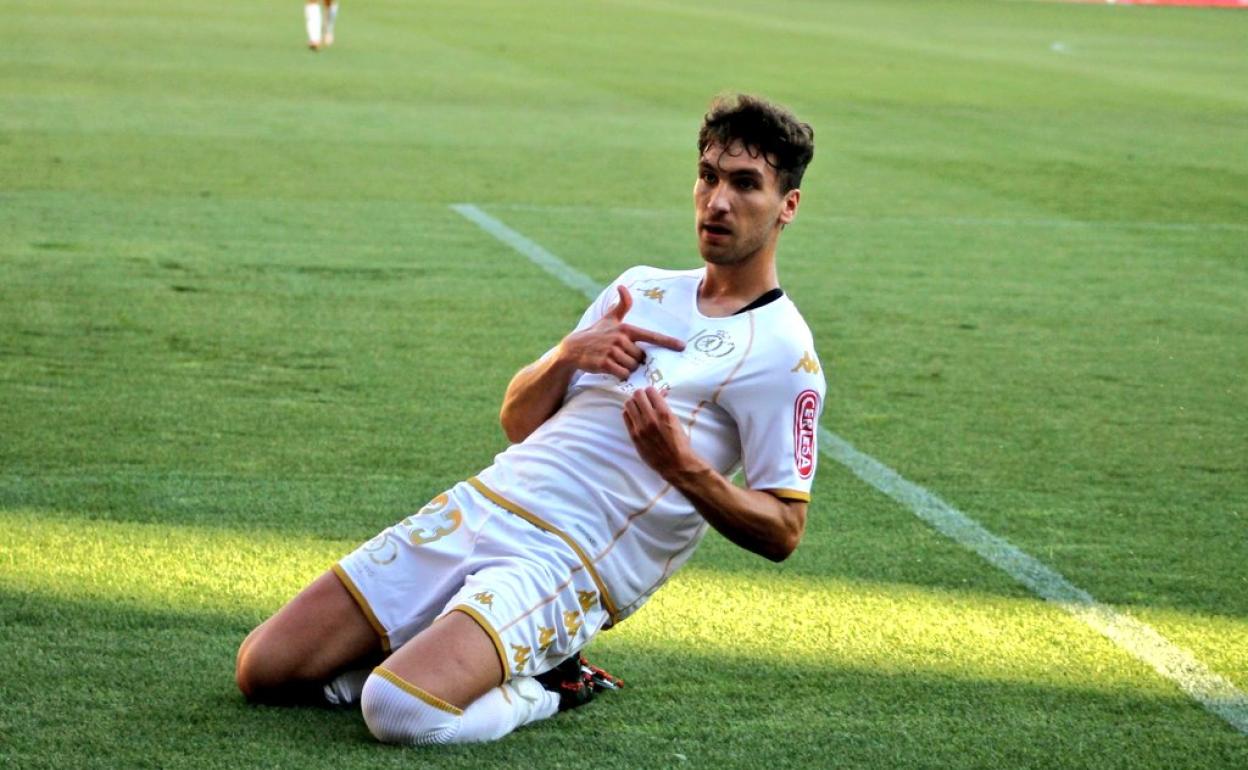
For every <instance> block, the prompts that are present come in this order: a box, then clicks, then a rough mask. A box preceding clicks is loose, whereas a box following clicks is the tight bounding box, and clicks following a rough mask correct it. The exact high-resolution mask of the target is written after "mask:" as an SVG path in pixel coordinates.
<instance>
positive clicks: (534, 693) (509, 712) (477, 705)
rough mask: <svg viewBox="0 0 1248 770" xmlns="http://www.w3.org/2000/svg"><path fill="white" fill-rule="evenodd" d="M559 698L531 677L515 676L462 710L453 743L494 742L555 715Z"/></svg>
mask: <svg viewBox="0 0 1248 770" xmlns="http://www.w3.org/2000/svg"><path fill="white" fill-rule="evenodd" d="M558 710H559V695H558V693H553V692H550V691H548V690H547V689H546V688H545V687H542V685H541V684H540V683H539V682H538V681H537V680H536V679H534V678H533V677H530V676H518V677H515V678H513V679H512V680H511V681H510V682H507V683H506V684H503V685H501V686H499V687H495V688H494V689H493V690H490V691H489V692H487V693H486V694H485V695H482V696H481V697H480V698H477V699H476V700H475V701H473V702H472V704H471V705H469V706H468V708H466V709H464V717H463V722H462V723H461V724H460V728H459V733H458V734H457V735H456V736H455V738H454V742H455V743H474V742H478V741H495V740H498V739H499V738H502V737H503V736H504V735H506V734H507V733H509V732H511V731H512V730H515V729H516V728H517V727H523V726H524V725H527V724H529V723H530V722H537V721H539V720H542V719H546V718H547V717H550V716H554V714H555V712H557V711H558Z"/></svg>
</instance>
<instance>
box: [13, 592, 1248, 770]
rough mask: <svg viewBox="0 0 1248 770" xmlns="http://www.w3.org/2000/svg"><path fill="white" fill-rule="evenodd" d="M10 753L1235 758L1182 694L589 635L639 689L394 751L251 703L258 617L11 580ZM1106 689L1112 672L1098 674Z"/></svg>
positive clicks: (649, 761)
mask: <svg viewBox="0 0 1248 770" xmlns="http://www.w3.org/2000/svg"><path fill="white" fill-rule="evenodd" d="M0 616H2V617H4V618H5V623H4V625H3V629H2V630H0V681H3V682H5V690H6V695H5V698H4V701H3V704H2V707H0V727H2V728H3V733H4V734H5V735H6V736H7V740H6V745H4V746H3V753H4V754H6V755H7V757H8V758H9V759H10V760H11V761H12V762H13V765H12V766H19V767H67V766H76V767H121V766H126V767H196V768H201V767H230V766H255V767H260V766H263V767H277V766H288V767H301V768H315V767H326V768H335V769H337V768H341V767H344V766H357V765H359V766H365V765H366V766H369V767H391V766H393V767H412V766H413V765H415V766H420V765H422V764H425V763H428V764H436V765H437V766H439V767H481V766H496V765H497V766H530V767H559V766H568V767H584V766H607V767H630V768H631V767H663V766H676V765H682V764H691V765H693V766H716V767H759V766H771V767H829V766H836V767H899V766H948V767H1022V766H1026V767H1098V768H1101V767H1123V768H1128V767H1130V768H1150V767H1157V768H1161V767H1210V768H1214V767H1227V768H1229V767H1243V766H1245V763H1246V762H1248V742H1245V740H1244V738H1243V736H1241V735H1239V734H1237V733H1235V732H1234V731H1233V730H1232V729H1231V728H1230V727H1228V726H1227V725H1225V724H1224V723H1222V722H1221V721H1220V720H1218V719H1217V718H1215V717H1213V716H1211V715H1209V714H1207V713H1205V712H1204V711H1203V710H1201V709H1200V708H1199V707H1198V706H1196V705H1194V704H1193V703H1192V702H1191V701H1189V700H1187V699H1186V698H1184V697H1183V696H1182V695H1180V694H1179V693H1178V692H1177V691H1176V692H1175V693H1174V694H1173V695H1172V696H1148V695H1145V694H1141V693H1140V692H1137V691H1133V690H1130V689H1129V688H1127V687H1126V686H1119V687H1108V686H1102V687H1099V689H1098V688H1095V687H1091V686H1090V687H1087V688H1071V687H1054V686H1051V685H1046V684H1044V683H1041V682H1034V683H1032V682H1027V683H1019V682H1009V683H1003V682H1000V681H989V680H977V679H970V678H965V677H955V676H942V675H939V674H935V673H933V672H931V671H924V672H916V673H905V672H895V671H894V672H881V671H876V670H872V669H867V668H862V667H851V666H845V665H838V662H837V661H835V660H805V661H802V662H800V663H793V662H781V661H778V660H774V659H760V658H748V657H733V656H723V655H709V654H705V653H700V652H699V651H698V650H693V649H685V648H680V647H677V646H674V645H666V644H663V643H659V644H647V645H641V644H636V643H634V642H631V641H627V640H626V641H624V642H619V641H614V640H612V639H611V638H610V635H608V636H607V637H604V640H603V641H602V642H600V643H597V644H596V645H595V648H594V650H593V653H594V656H595V659H596V661H597V662H599V663H601V664H603V665H605V666H607V667H608V668H611V669H612V670H614V671H616V672H617V673H619V674H621V675H623V676H624V677H625V679H626V680H627V681H628V687H627V688H626V689H625V690H623V691H622V692H619V693H612V694H609V695H607V696H604V697H602V698H601V699H600V700H599V701H597V702H595V703H594V704H592V705H590V706H589V707H587V708H585V709H582V710H580V711H576V712H571V713H568V714H563V715H560V716H558V717H557V718H555V719H552V720H549V721H547V722H544V723H541V724H539V725H535V726H532V727H530V728H527V729H524V730H521V731H519V732H517V733H516V734H514V735H512V736H510V737H509V738H508V739H506V740H505V741H502V742H500V743H497V744H490V745H480V746H469V747H451V748H431V749H395V748H392V747H386V746H379V745H377V744H375V743H374V742H373V741H372V740H371V738H370V737H369V735H368V734H367V732H366V730H365V728H364V726H363V723H362V721H361V720H360V718H359V715H358V713H355V712H352V711H333V710H322V709H312V708H301V709H286V708H268V707H255V706H249V705H247V704H246V703H244V701H243V700H242V698H241V696H239V695H238V693H237V692H236V690H235V689H234V685H233V679H232V665H233V656H234V651H235V649H236V646H237V644H238V641H239V640H240V639H241V638H242V636H243V634H245V633H246V631H247V630H248V628H249V626H250V624H251V621H250V619H249V618H247V617H245V616H244V614H243V613H239V614H237V615H234V614H230V615H219V614H211V613H181V612H172V611H170V612H159V611H140V610H134V609H129V608H124V609H123V608H119V607H116V606H114V605H111V604H108V603H98V602H88V601H53V600H46V599H37V600H36V599H33V598H32V597H30V596H29V595H24V594H21V593H18V592H14V591H11V590H8V591H0ZM1097 684H1103V683H1097Z"/></svg>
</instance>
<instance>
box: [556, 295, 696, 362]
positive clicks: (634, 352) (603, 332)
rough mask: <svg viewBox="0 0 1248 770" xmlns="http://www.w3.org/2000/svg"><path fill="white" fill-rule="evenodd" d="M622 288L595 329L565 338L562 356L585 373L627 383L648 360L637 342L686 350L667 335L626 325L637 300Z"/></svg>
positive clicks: (593, 327)
mask: <svg viewBox="0 0 1248 770" xmlns="http://www.w3.org/2000/svg"><path fill="white" fill-rule="evenodd" d="M618 288H619V292H620V300H619V302H617V303H616V304H615V305H613V306H612V307H611V309H610V310H608V311H607V314H606V315H604V316H603V317H602V318H599V319H598V322H597V323H595V324H594V325H593V326H591V327H589V328H588V329H585V330H583V331H579V332H574V333H572V334H569V335H568V336H567V337H564V339H563V342H562V343H560V345H559V354H560V355H561V356H562V357H563V358H564V360H566V361H568V362H569V363H571V364H572V365H574V366H575V367H576V368H577V369H580V370H581V371H585V372H592V373H594V374H610V375H612V376H613V377H618V378H619V379H621V380H626V379H628V375H630V374H632V372H633V370H635V369H636V368H637V367H638V366H641V363H642V362H643V361H645V360H646V353H645V351H643V350H642V349H641V346H640V345H638V344H637V343H639V342H648V343H650V344H653V345H659V346H661V347H665V348H670V349H672V350H684V349H685V343H684V342H682V341H680V340H678V339H676V338H675V337H669V336H667V335H666V334H659V333H658V332H652V331H650V330H649V329H642V328H641V327H639V326H632V325H630V324H626V323H624V316H626V315H628V311H629V310H630V309H631V308H632V307H633V297H632V295H631V294H629V293H628V288H627V287H625V286H619V287H618Z"/></svg>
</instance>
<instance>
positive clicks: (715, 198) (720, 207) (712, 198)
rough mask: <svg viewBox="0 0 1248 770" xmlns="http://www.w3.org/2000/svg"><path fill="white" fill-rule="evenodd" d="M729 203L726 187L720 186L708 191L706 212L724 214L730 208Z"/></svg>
mask: <svg viewBox="0 0 1248 770" xmlns="http://www.w3.org/2000/svg"><path fill="white" fill-rule="evenodd" d="M730 203H731V201H730V199H729V195H728V189H727V186H726V185H722V184H721V185H717V186H716V187H715V188H714V189H712V190H711V191H710V195H709V196H708V197H707V199H706V208H707V210H708V211H718V212H726V211H728V209H729V208H730Z"/></svg>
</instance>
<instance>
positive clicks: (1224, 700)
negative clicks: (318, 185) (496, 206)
mask: <svg viewBox="0 0 1248 770" xmlns="http://www.w3.org/2000/svg"><path fill="white" fill-rule="evenodd" d="M451 208H452V209H453V210H454V211H455V212H456V213H458V214H459V215H460V216H463V217H464V218H465V219H468V220H470V221H471V222H473V223H474V224H476V225H477V226H478V227H480V228H481V229H482V230H485V231H486V232H487V233H489V234H490V235H492V236H494V237H495V238H496V239H498V240H499V241H501V242H502V243H504V244H506V245H507V246H510V247H511V248H513V249H515V250H516V251H518V252H520V253H521V254H522V255H524V256H525V257H528V258H529V259H530V260H532V261H533V262H534V263H535V264H537V265H538V266H539V267H541V268H542V269H543V270H545V271H546V272H547V273H549V274H550V275H552V276H554V277H555V278H557V279H559V280H560V281H561V282H563V283H564V285H566V286H568V287H569V288H571V289H576V290H577V291H579V292H581V293H582V294H584V295H585V296H586V297H588V298H589V299H591V300H592V299H594V298H596V297H597V296H598V292H599V291H601V289H602V287H601V286H599V285H598V284H597V282H595V281H594V280H593V279H592V278H590V277H589V276H587V275H585V274H584V273H582V272H580V271H579V270H577V269H575V268H573V267H572V266H571V265H569V264H567V263H566V262H564V261H563V260H562V259H559V257H557V256H555V255H554V254H551V253H550V252H549V251H547V250H546V249H544V248H542V246H541V245H539V244H537V243H535V242H534V241H532V240H530V239H528V238H526V237H525V236H523V235H521V234H520V233H518V232H516V231H515V230H513V229H511V228H510V227H508V226H507V225H505V224H503V223H502V222H500V221H499V220H497V219H495V218H494V217H492V216H490V215H489V214H486V213H485V212H484V211H482V210H481V209H479V208H477V207H476V206H474V205H472V204H471V203H459V204H455V205H453V206H451ZM819 449H820V451H821V452H823V454H825V455H827V456H828V457H829V458H831V459H833V460H835V461H837V462H838V463H840V464H841V465H844V466H845V467H846V468H848V469H849V471H850V472H851V473H853V474H854V475H855V476H857V477H858V478H860V479H862V480H863V481H865V482H866V483H867V484H869V485H871V486H872V487H875V488H876V489H877V490H879V491H880V492H882V493H884V494H885V495H887V496H888V497H890V498H892V499H893V500H895V501H897V502H899V503H901V504H902V505H904V506H905V507H907V508H909V509H910V511H911V512H913V513H914V515H915V516H918V517H919V518H920V519H922V520H923V521H925V522H927V523H928V524H929V525H930V526H932V527H933V528H934V529H936V531H938V532H940V533H941V534H943V535H945V536H946V537H948V538H950V539H951V540H953V541H954V542H956V543H957V544H958V545H961V546H962V547H963V548H966V549H968V550H971V551H974V552H975V553H977V554H979V556H980V557H982V558H983V559H984V560H985V561H987V562H988V563H989V564H991V565H992V566H994V567H996V568H997V569H1000V570H1001V571H1003V572H1005V573H1006V574H1007V575H1009V576H1010V577H1012V578H1014V579H1015V580H1017V581H1018V582H1019V583H1022V584H1023V585H1024V586H1026V587H1027V588H1029V589H1030V590H1031V591H1032V592H1033V593H1035V594H1036V595H1037V596H1039V597H1041V598H1042V599H1044V600H1046V601H1048V602H1051V603H1053V604H1055V605H1057V606H1058V607H1061V608H1062V609H1064V610H1066V611H1067V612H1069V613H1070V614H1071V615H1073V616H1075V617H1076V618H1078V619H1079V620H1081V621H1083V622H1084V623H1086V624H1087V625H1089V626H1091V627H1092V628H1093V629H1095V630H1096V631H1098V632H1100V633H1101V634H1103V635H1104V636H1105V637H1107V638H1108V639H1109V640H1110V641H1112V642H1114V643H1115V644H1117V645H1118V646H1119V647H1121V648H1122V649H1123V650H1125V651H1127V652H1128V653H1130V654H1131V655H1133V656H1135V657H1136V658H1137V659H1139V660H1140V661H1143V662H1144V663H1147V664H1148V665H1149V666H1152V667H1153V668H1154V669H1155V670H1156V671H1157V672H1158V673H1159V674H1161V675H1162V676H1164V677H1166V678H1167V679H1169V680H1171V681H1173V682H1174V683H1175V684H1177V685H1178V686H1179V688H1180V689H1182V690H1183V691H1184V692H1186V693H1187V694H1188V695H1189V696H1191V697H1192V698H1193V699H1194V700H1196V701H1197V702H1198V703H1200V704H1201V705H1202V706H1204V707H1205V708H1206V709H1208V710H1209V711H1211V712H1213V713H1214V714H1217V715H1218V716H1220V717H1222V718H1223V719H1225V720H1226V721H1227V722H1229V723H1230V724H1231V726H1232V727H1234V728H1235V729H1236V730H1238V731H1239V732H1241V733H1244V734H1246V735H1248V696H1245V695H1244V693H1242V692H1240V691H1239V690H1238V689H1237V688H1236V687H1235V685H1234V684H1233V683H1231V681H1230V680H1228V679H1226V678H1225V677H1223V676H1221V675H1220V674H1217V673H1214V672H1213V671H1210V670H1209V668H1208V667H1207V666H1205V664H1203V663H1201V662H1200V661H1199V660H1197V659H1196V657H1195V656H1194V655H1192V653H1190V652H1188V651H1187V650H1185V649H1183V648H1182V647H1179V646H1178V645H1176V644H1174V643H1173V642H1171V641H1169V640H1168V639H1166V638H1165V637H1164V636H1162V635H1161V634H1160V633H1158V632H1157V631H1156V629H1154V628H1153V627H1152V626H1149V625H1148V624H1146V623H1142V622H1140V621H1138V620H1136V619H1135V618H1133V617H1131V616H1130V615H1128V614H1126V613H1125V612H1119V611H1118V610H1116V609H1114V608H1113V607H1111V606H1109V605H1107V604H1103V603H1101V602H1098V601H1097V600H1096V599H1095V598H1094V597H1093V596H1092V595H1091V594H1089V593H1088V592H1087V591H1084V590H1083V589H1082V588H1079V587H1078V586H1076V585H1074V584H1072V583H1071V582H1070V581H1069V580H1067V579H1066V578H1065V577H1063V576H1062V575H1061V574H1060V573H1059V572H1057V571H1056V570H1054V569H1053V568H1051V567H1049V566H1047V565H1045V564H1044V563H1042V562H1040V561H1039V560H1038V559H1036V558H1034V557H1032V556H1030V555H1028V554H1027V553H1026V552H1024V551H1022V550H1020V549H1019V548H1018V547H1017V546H1015V545H1013V544H1012V543H1010V542H1009V541H1008V540H1006V539H1005V538H1002V537H999V536H997V535H994V534H992V533H991V532H989V531H988V530H986V529H984V527H983V526H982V525H980V524H979V523H978V522H976V521H975V520H974V519H972V518H971V517H969V516H967V515H966V514H965V513H962V512H961V511H959V510H958V509H956V508H954V507H953V506H951V505H949V504H948V503H946V502H945V501H944V500H941V499H940V498H939V497H937V496H936V495H934V494H932V493H931V492H929V491H927V490H926V489H924V488H923V487H921V486H919V485H918V484H915V483H913V482H911V481H907V480H906V479H904V478H902V476H901V474H899V473H897V471H895V470H893V469H892V468H889V467H888V466H887V465H885V464H884V463H882V462H880V461H879V460H876V459H875V458H873V457H871V456H869V455H866V454H863V453H862V452H860V451H858V450H857V449H855V448H854V446H853V445H852V444H850V443H849V442H848V441H846V440H845V439H843V438H841V437H840V436H838V435H836V434H835V433H833V432H831V431H829V430H827V429H826V428H823V427H820V428H819Z"/></svg>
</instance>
